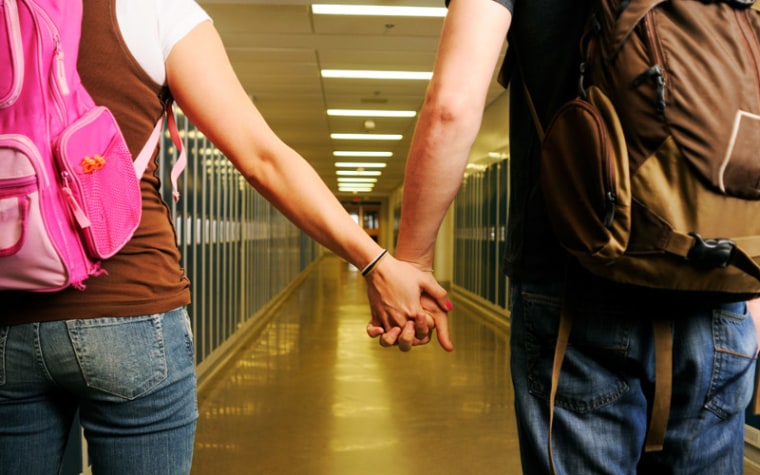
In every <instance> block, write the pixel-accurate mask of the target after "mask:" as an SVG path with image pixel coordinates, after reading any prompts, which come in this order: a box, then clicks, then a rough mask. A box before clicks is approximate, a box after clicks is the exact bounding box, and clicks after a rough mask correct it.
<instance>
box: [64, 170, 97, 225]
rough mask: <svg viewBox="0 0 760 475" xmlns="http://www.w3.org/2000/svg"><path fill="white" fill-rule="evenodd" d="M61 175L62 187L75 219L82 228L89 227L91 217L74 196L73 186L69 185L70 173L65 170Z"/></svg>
mask: <svg viewBox="0 0 760 475" xmlns="http://www.w3.org/2000/svg"><path fill="white" fill-rule="evenodd" d="M61 177H62V178H63V186H62V187H61V189H62V190H63V194H64V195H66V201H67V202H68V203H69V208H71V212H72V213H74V219H76V220H77V223H78V224H79V227H80V228H82V229H85V228H89V227H90V224H91V223H90V219H89V218H88V217H87V215H86V214H85V212H84V211H83V210H82V207H81V206H79V203H78V202H77V199H76V198H75V197H74V193H72V192H71V187H70V186H69V174H68V173H67V172H63V173H61Z"/></svg>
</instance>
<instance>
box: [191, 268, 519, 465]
mask: <svg viewBox="0 0 760 475" xmlns="http://www.w3.org/2000/svg"><path fill="white" fill-rule="evenodd" d="M369 319H370V314H369V308H368V307H367V304H366V294H365V287H364V281H363V279H362V278H361V277H360V276H359V275H358V272H356V270H355V269H352V268H350V267H349V266H348V265H347V264H345V263H344V262H343V261H341V260H340V259H338V258H333V257H328V258H325V259H323V260H322V261H321V263H320V264H319V265H318V266H317V267H316V268H315V270H314V271H313V272H312V273H311V274H310V275H309V277H308V278H307V279H306V281H305V282H304V283H303V285H301V286H300V287H299V289H298V291H296V292H295V293H294V294H293V295H292V296H291V297H290V298H289V299H288V300H287V301H286V302H285V303H284V304H283V305H282V307H281V308H280V309H279V310H278V312H277V316H276V317H275V318H274V319H273V320H272V322H271V323H270V324H269V326H268V327H267V328H266V329H265V330H264V332H263V333H262V335H261V336H260V337H259V338H257V339H256V340H255V341H253V342H250V343H249V344H248V345H246V346H245V347H244V348H243V349H242V350H241V352H240V353H239V354H238V355H237V356H236V358H235V359H234V361H233V362H232V363H230V364H229V365H228V367H227V368H225V369H224V370H223V371H222V372H221V373H220V374H219V375H217V376H216V377H215V379H214V381H213V383H212V384H209V385H208V386H210V387H211V389H209V390H206V391H203V392H202V393H201V394H200V395H199V405H200V407H199V410H200V421H199V425H198V434H197V437H196V452H195V461H194V464H193V465H194V469H193V474H194V475H227V474H266V475H274V474H283V475H286V474H306V475H390V474H393V475H412V474H414V475H425V474H437V475H438V474H440V475H447V474H452V475H454V474H457V475H459V474H495V473H502V474H517V473H520V468H519V458H518V455H517V453H518V452H517V439H516V429H515V421H514V416H513V409H512V404H513V396H512V389H511V384H510V383H509V375H508V364H507V344H506V335H505V334H503V333H500V332H499V331H498V329H491V328H489V327H488V326H486V325H485V324H484V323H482V322H480V321H478V320H475V319H473V318H472V317H471V316H468V315H467V314H466V313H465V312H463V311H462V310H459V309H455V310H454V311H453V312H452V314H451V322H452V338H453V340H454V344H455V346H456V348H455V350H454V352H452V353H446V352H445V351H443V350H442V349H441V348H440V347H438V346H437V343H435V344H432V343H431V344H430V345H427V346H425V347H419V348H415V349H414V350H413V351H411V352H409V353H401V352H399V351H398V350H397V349H395V348H394V349H390V348H381V347H380V346H379V345H378V344H377V341H376V340H372V339H370V338H368V337H367V336H366V333H365V327H366V324H367V322H368V321H369Z"/></svg>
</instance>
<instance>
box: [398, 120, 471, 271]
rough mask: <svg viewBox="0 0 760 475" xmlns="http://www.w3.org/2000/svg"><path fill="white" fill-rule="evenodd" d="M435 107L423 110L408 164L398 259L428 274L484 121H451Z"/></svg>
mask: <svg viewBox="0 0 760 475" xmlns="http://www.w3.org/2000/svg"><path fill="white" fill-rule="evenodd" d="M444 115H445V114H441V113H439V111H438V110H437V109H436V108H434V107H428V108H423V113H422V115H421V116H420V119H419V122H418V125H417V130H416V132H415V139H414V140H413V143H412V146H411V148H410V153H409V160H408V161H407V166H406V171H405V180H404V193H403V201H402V205H401V224H400V228H399V240H398V244H397V247H396V256H397V257H398V258H399V259H404V260H408V261H412V262H415V263H417V264H419V265H421V266H423V267H426V268H430V267H432V264H433V257H434V248H435V240H436V236H437V234H438V230H439V228H440V225H441V222H442V221H443V218H444V216H445V214H446V211H447V209H448V208H449V206H450V205H451V202H452V201H453V200H454V198H455V196H456V194H457V191H458V190H459V187H460V185H461V183H462V178H463V176H464V171H465V167H466V166H467V160H468V156H469V150H470V147H471V145H472V142H473V140H474V138H475V135H476V134H477V130H478V127H479V124H480V116H479V114H478V111H477V108H476V107H474V108H473V111H472V112H471V114H470V116H469V117H468V116H466V115H461V116H459V115H458V116H456V118H455V120H447V119H446V118H444Z"/></svg>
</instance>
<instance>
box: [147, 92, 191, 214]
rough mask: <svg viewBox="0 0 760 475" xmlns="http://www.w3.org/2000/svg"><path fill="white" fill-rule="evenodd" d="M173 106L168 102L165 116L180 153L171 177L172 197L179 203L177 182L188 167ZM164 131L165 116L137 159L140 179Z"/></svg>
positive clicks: (173, 140)
mask: <svg viewBox="0 0 760 475" xmlns="http://www.w3.org/2000/svg"><path fill="white" fill-rule="evenodd" d="M173 104H174V101H172V100H171V99H169V100H167V101H166V107H165V115H166V125H167V128H168V129H169V135H170V136H171V138H172V142H173V143H174V146H175V147H177V151H178V152H179V156H178V157H177V161H176V163H175V164H174V166H173V167H172V171H171V175H170V179H171V183H172V197H173V198H174V201H178V200H179V191H178V190H179V187H178V186H177V180H178V178H179V176H180V175H181V174H182V171H183V170H184V169H185V166H186V165H187V152H186V151H185V147H184V146H183V145H182V139H181V138H180V136H179V131H178V130H177V121H176V119H175V117H174V107H173ZM163 129H164V116H163V115H162V116H161V118H160V119H158V122H156V126H155V127H154V128H153V132H152V133H151V134H150V137H148V141H147V142H145V145H144V146H143V148H142V150H140V153H139V154H138V155H137V158H136V159H135V162H134V165H135V173H136V174H137V176H138V178H139V177H141V176H143V173H145V169H146V168H147V167H148V162H149V161H150V158H151V157H152V156H153V153H154V151H155V150H156V146H157V145H158V141H159V140H160V139H161V133H162V132H163Z"/></svg>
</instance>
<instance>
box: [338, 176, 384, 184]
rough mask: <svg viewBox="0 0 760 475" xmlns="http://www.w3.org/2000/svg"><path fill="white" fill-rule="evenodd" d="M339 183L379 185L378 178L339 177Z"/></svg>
mask: <svg viewBox="0 0 760 475" xmlns="http://www.w3.org/2000/svg"><path fill="white" fill-rule="evenodd" d="M338 183H377V178H358V177H341V176H339V177H338Z"/></svg>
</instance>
